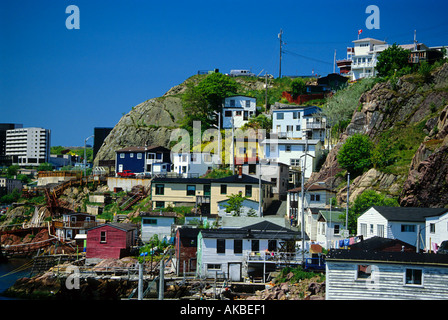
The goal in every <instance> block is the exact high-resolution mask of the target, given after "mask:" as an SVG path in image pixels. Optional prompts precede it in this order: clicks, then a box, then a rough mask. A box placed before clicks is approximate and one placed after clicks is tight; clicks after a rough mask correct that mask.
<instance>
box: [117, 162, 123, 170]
mask: <svg viewBox="0 0 448 320" xmlns="http://www.w3.org/2000/svg"><path fill="white" fill-rule="evenodd" d="M118 172H123V165H122V164H119V165H118Z"/></svg>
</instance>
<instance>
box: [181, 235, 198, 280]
mask: <svg viewBox="0 0 448 320" xmlns="http://www.w3.org/2000/svg"><path fill="white" fill-rule="evenodd" d="M199 231H200V229H196V228H186V227H183V228H179V229H177V232H176V246H175V253H176V260H177V262H178V263H177V266H178V269H177V274H178V275H179V274H182V273H183V272H190V273H191V272H195V271H196V260H197V259H196V251H197V242H198V234H199ZM184 262H185V270H184Z"/></svg>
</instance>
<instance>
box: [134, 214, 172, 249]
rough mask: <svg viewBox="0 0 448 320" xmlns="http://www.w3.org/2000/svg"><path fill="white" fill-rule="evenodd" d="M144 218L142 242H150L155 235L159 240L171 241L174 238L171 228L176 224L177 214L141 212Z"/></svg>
mask: <svg viewBox="0 0 448 320" xmlns="http://www.w3.org/2000/svg"><path fill="white" fill-rule="evenodd" d="M140 215H141V217H142V234H141V236H142V241H143V242H148V241H149V240H150V239H151V238H152V237H153V236H154V235H157V237H158V238H159V240H165V241H167V242H168V241H170V240H171V237H172V232H171V226H172V225H173V224H174V223H175V221H176V217H177V214H176V213H175V212H162V211H160V212H156V211H151V212H141V213H140Z"/></svg>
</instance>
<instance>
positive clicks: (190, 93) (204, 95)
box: [181, 73, 238, 131]
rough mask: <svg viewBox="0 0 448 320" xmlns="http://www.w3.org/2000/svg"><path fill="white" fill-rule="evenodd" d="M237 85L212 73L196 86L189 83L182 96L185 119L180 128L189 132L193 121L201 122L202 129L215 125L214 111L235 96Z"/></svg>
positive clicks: (230, 79)
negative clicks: (228, 97)
mask: <svg viewBox="0 0 448 320" xmlns="http://www.w3.org/2000/svg"><path fill="white" fill-rule="evenodd" d="M237 90H238V83H237V82H236V81H235V80H233V79H232V78H229V77H227V76H225V75H223V74H221V73H212V74H210V75H208V76H207V77H206V78H204V79H203V80H201V81H200V82H199V83H198V84H197V85H194V84H193V83H189V84H188V85H187V89H186V91H185V93H184V95H183V96H182V104H183V108H184V111H185V114H186V116H185V118H184V119H183V120H182V122H181V124H182V126H183V127H184V128H185V129H187V130H190V131H191V129H192V124H193V121H201V124H202V127H203V129H206V128H209V127H210V126H211V125H212V124H215V123H217V117H216V115H215V114H214V113H213V112H214V111H218V112H220V111H221V105H222V102H223V100H224V98H226V97H227V96H229V95H232V94H235V93H236V92H237Z"/></svg>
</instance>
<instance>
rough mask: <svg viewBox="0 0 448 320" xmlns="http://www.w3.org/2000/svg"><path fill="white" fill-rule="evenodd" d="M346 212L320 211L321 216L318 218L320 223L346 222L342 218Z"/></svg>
mask: <svg viewBox="0 0 448 320" xmlns="http://www.w3.org/2000/svg"><path fill="white" fill-rule="evenodd" d="M343 212H344V211H343V210H341V209H334V208H332V209H331V212H330V210H329V209H320V210H319V215H318V216H317V220H318V221H331V222H344V221H345V220H344V219H341V218H340V215H341V213H343Z"/></svg>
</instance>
